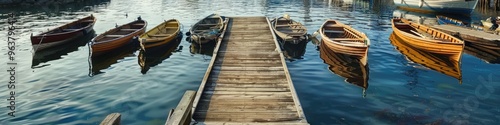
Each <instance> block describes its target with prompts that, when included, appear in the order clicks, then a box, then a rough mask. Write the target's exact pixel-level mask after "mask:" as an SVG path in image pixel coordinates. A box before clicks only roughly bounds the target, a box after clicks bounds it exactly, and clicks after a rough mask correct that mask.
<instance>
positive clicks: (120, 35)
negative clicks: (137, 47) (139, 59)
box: [91, 17, 147, 56]
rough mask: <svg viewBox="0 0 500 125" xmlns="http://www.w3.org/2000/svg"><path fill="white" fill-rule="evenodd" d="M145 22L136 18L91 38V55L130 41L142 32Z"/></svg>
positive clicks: (96, 54)
mask: <svg viewBox="0 0 500 125" xmlns="http://www.w3.org/2000/svg"><path fill="white" fill-rule="evenodd" d="M146 26H147V22H146V21H145V20H142V19H141V18H140V17H139V18H138V20H136V21H133V22H130V23H127V24H124V25H121V26H118V27H116V28H113V29H111V30H108V31H106V32H104V33H102V34H100V35H98V36H96V37H94V39H92V44H91V48H92V56H98V55H101V54H103V53H105V52H108V51H111V50H114V49H116V48H119V47H121V46H125V45H127V44H129V43H131V42H132V41H133V40H132V39H133V38H136V37H138V36H139V35H141V34H143V33H144V31H145V29H146Z"/></svg>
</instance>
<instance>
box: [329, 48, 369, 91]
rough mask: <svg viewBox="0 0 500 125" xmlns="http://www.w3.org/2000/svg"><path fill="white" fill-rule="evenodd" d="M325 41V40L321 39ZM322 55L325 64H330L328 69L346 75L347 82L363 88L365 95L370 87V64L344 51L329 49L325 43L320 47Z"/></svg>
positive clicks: (342, 75)
mask: <svg viewBox="0 0 500 125" xmlns="http://www.w3.org/2000/svg"><path fill="white" fill-rule="evenodd" d="M321 43H323V41H321ZM319 51H320V57H321V59H323V61H324V63H325V64H328V65H329V66H328V69H330V71H332V72H333V73H335V74H337V75H339V76H341V77H344V78H345V82H347V83H351V84H354V85H356V86H359V87H361V88H363V97H364V96H365V92H366V89H368V78H369V69H368V64H367V65H363V63H361V60H360V59H359V58H357V57H354V56H349V55H346V54H342V53H337V52H335V51H333V50H331V49H329V48H328V47H327V46H326V45H325V44H321V45H320V47H319Z"/></svg>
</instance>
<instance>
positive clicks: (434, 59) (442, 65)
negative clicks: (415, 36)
mask: <svg viewBox="0 0 500 125" xmlns="http://www.w3.org/2000/svg"><path fill="white" fill-rule="evenodd" d="M389 39H390V41H391V44H392V45H394V47H396V49H397V50H398V51H399V52H401V54H403V55H405V56H406V57H407V58H406V59H407V60H409V61H412V62H415V63H418V64H420V65H423V66H425V67H427V68H430V69H432V70H435V71H437V72H440V73H443V74H445V75H448V76H451V77H453V78H456V79H457V80H459V82H460V83H462V72H461V70H460V62H459V61H458V60H455V59H453V58H452V56H445V55H441V54H435V53H428V52H424V51H422V50H420V49H417V48H415V47H412V46H411V45H409V44H407V43H405V42H404V40H402V39H401V38H400V37H398V36H396V35H395V34H394V33H392V34H391V36H390V37H389Z"/></svg>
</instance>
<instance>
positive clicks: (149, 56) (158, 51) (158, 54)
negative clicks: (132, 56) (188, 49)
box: [137, 37, 182, 74]
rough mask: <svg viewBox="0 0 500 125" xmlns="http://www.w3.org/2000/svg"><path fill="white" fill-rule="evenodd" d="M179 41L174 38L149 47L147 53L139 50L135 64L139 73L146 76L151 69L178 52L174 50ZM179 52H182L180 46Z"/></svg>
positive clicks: (179, 39)
mask: <svg viewBox="0 0 500 125" xmlns="http://www.w3.org/2000/svg"><path fill="white" fill-rule="evenodd" d="M181 40H182V37H176V38H174V39H172V40H171V41H168V42H167V43H166V44H163V45H159V46H155V47H150V48H148V51H144V50H141V51H140V52H139V55H138V56H137V58H138V60H137V63H138V64H139V66H141V73H142V74H146V73H147V72H148V71H149V69H150V68H151V67H154V66H156V65H158V64H160V63H162V62H163V61H164V60H165V59H168V58H169V57H170V56H171V55H172V54H173V53H175V52H178V50H177V49H176V48H177V47H178V46H179V44H180V43H181ZM179 50H182V46H180V48H179Z"/></svg>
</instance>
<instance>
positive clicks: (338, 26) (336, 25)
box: [325, 24, 343, 28]
mask: <svg viewBox="0 0 500 125" xmlns="http://www.w3.org/2000/svg"><path fill="white" fill-rule="evenodd" d="M325 27H328V28H343V26H341V25H338V24H328V25H325Z"/></svg>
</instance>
